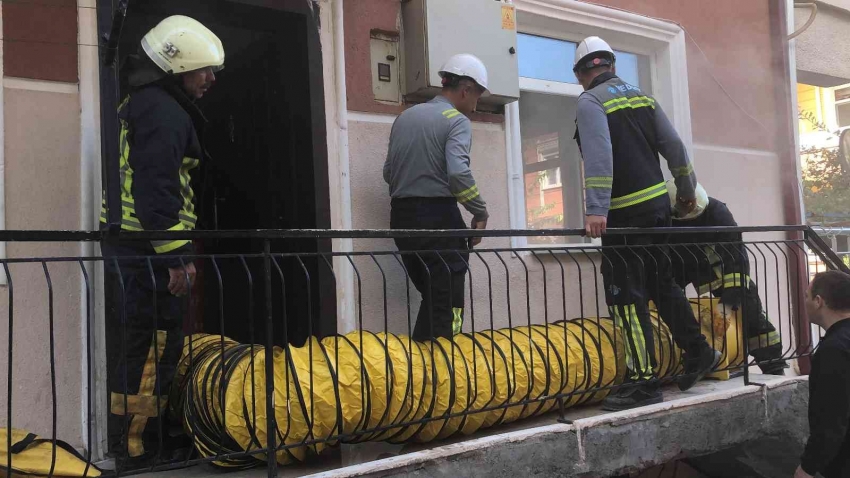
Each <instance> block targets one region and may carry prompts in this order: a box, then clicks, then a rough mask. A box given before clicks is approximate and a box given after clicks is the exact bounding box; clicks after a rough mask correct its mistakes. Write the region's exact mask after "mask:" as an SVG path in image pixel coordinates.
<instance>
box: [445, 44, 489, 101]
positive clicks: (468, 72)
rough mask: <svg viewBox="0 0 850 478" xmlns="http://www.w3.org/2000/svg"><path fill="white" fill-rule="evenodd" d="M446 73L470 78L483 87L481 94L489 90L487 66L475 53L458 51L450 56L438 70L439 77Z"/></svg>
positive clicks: (485, 94)
mask: <svg viewBox="0 0 850 478" xmlns="http://www.w3.org/2000/svg"><path fill="white" fill-rule="evenodd" d="M447 73H448V74H452V75H457V76H466V77H469V78H472V79H473V80H474V81H475V82H476V83H478V86H480V87H482V88H484V94H482V95H481V96H488V95H489V94H490V90H489V89H488V87H487V67H485V66H484V62H482V61H481V60H480V59H479V58H478V57H477V56H475V55H472V54H469V53H460V54H458V55H454V56H452V57H451V58H449V59H448V61H446V63H444V64H443V66H442V68H440V71H439V72H438V74H439V75H440V78H445V75H446V74H447Z"/></svg>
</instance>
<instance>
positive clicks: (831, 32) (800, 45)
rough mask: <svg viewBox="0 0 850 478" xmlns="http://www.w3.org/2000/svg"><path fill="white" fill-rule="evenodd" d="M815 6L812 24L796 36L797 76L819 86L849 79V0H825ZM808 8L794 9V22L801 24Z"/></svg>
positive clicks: (807, 14)
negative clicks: (816, 11)
mask: <svg viewBox="0 0 850 478" xmlns="http://www.w3.org/2000/svg"><path fill="white" fill-rule="evenodd" d="M815 3H817V5H818V13H817V17H815V21H814V23H812V25H811V26H810V27H809V28H808V29H807V30H806V31H804V32H803V33H802V34H801V35H800V36H798V37H797V39H796V42H795V43H796V51H797V78H798V80H799V81H800V82H802V83H808V84H811V85H817V86H822V87H829V86H838V85H841V84H844V83H848V82H850V36H848V35H847V32H848V31H850V1H847V0H827V1H818V2H815ZM810 16H811V9H809V8H795V9H794V23H795V25H796V27H797V28H800V27H802V26H803V25H804V24H805V23H806V21H807V20H808V19H809V17H810Z"/></svg>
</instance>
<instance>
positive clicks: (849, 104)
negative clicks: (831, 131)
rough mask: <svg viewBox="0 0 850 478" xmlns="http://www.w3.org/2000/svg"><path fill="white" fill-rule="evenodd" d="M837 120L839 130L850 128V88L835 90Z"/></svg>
mask: <svg viewBox="0 0 850 478" xmlns="http://www.w3.org/2000/svg"><path fill="white" fill-rule="evenodd" d="M835 120H836V121H837V122H838V127H839V128H847V127H850V86H847V87H844V88H839V89H836V90H835Z"/></svg>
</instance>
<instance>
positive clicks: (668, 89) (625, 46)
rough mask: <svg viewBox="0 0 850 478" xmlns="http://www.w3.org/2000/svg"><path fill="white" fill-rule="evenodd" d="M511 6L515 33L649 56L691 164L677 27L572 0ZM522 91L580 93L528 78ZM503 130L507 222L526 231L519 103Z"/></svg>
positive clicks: (655, 83)
mask: <svg viewBox="0 0 850 478" xmlns="http://www.w3.org/2000/svg"><path fill="white" fill-rule="evenodd" d="M514 4H515V5H516V8H517V12H518V14H517V20H518V25H517V29H518V31H519V32H520V33H529V34H534V35H540V36H546V37H549V38H557V39H563V40H567V41H572V42H576V43H578V42H580V41H581V40H582V39H583V38H585V37H587V36H590V35H597V36H601V37H603V38H605V40H606V41H608V43H610V44H611V47H612V48H614V49H615V50H621V51H628V52H633V53H637V54H640V55H645V56H648V57H649V58H650V75H651V76H650V77H651V81H652V91H653V96H654V97H655V98H656V100H657V101H658V102H659V104H660V105H661V106H662V107H663V108H664V112H665V113H666V114H667V116H668V117H669V118H670V121H671V122H672V123H673V126H674V127H675V128H676V131H677V132H678V133H679V136H680V137H681V138H682V142H683V143H684V144H685V148H686V149H687V151H688V154H689V156H690V158H691V161H694V154H693V134H692V129H691V112H690V99H689V93H688V67H687V61H686V52H685V33H684V31H683V30H682V29H681V27H679V26H678V25H676V24H674V23H670V22H665V21H661V20H656V19H653V18H649V17H644V16H642V15H638V14H635V13H630V12H625V11H622V10H616V9H612V8H607V7H602V6H598V5H592V4H588V3H583V2H576V1H574V0H515V1H514ZM520 89H523V90H525V89H527V90H533V91H538V92H544V93H552V94H561V95H565V96H578V95H579V94H581V92H582V87H581V85H572V84H565V83H559V82H551V81H546V80H537V79H530V78H521V79H520ZM505 126H506V127H505V142H506V146H507V154H506V157H507V162H508V164H507V171H508V199H509V203H510V224H511V228H513V229H526V228H527V222H526V210H525V182H524V181H525V180H524V174H523V168H522V167H523V164H522V139H521V138H522V137H521V135H520V127H521V125H520V124H519V104H518V102H513V103H511V104H509V105H508V106H507V107H506V108H505ZM663 169H664V170H665V177H667V178H669V172H668V171H667V170H666V168H663ZM598 243H599V241H593V242H592V243H590V244H581V243H578V244H564V245H559V246H557V247H564V248H568V247H587V246H588V245H591V246H593V245H598ZM511 245H512V246H513V247H529V244H528V239H527V238H526V237H515V238H512V239H511ZM545 247H551V246H549V245H547V246H545Z"/></svg>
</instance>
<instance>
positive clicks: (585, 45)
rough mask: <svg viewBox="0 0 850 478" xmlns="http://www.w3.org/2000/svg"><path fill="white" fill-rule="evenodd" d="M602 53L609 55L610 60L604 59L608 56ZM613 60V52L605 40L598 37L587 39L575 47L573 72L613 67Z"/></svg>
mask: <svg viewBox="0 0 850 478" xmlns="http://www.w3.org/2000/svg"><path fill="white" fill-rule="evenodd" d="M604 53H607V54H608V55H610V60H608V59H606V58H604V57H605V56H608V55H605V54H604ZM614 59H615V57H614V50H613V49H612V48H611V45H609V44H608V43H607V42H606V41H605V40H603V39H601V38H599V37H587V38H585V39H584V40H582V41H581V43H579V44H578V46H577V47H576V56H575V61H574V62H573V71H574V72H576V71H578V70H579V69H581V68H593V67H597V66H604V65H613V64H614Z"/></svg>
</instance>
